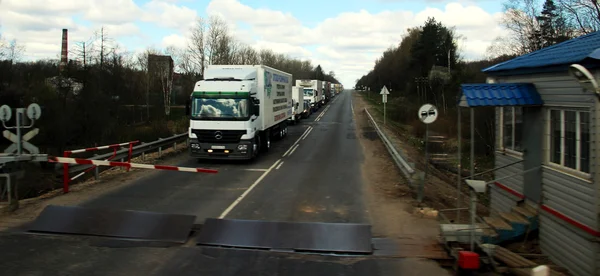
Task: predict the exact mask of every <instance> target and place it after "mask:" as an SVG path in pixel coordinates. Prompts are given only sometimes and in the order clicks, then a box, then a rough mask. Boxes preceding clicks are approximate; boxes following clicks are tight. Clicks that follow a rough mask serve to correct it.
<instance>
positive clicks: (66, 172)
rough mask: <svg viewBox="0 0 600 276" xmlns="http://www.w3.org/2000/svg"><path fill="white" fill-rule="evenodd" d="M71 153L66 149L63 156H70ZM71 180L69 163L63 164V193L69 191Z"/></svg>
mask: <svg viewBox="0 0 600 276" xmlns="http://www.w3.org/2000/svg"><path fill="white" fill-rule="evenodd" d="M70 155H71V153H70V152H68V151H65V152H64V154H63V156H64V157H69V156H70ZM69 180H71V178H70V177H69V164H63V193H64V194H66V193H68V192H69Z"/></svg>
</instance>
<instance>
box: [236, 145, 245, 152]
mask: <svg viewBox="0 0 600 276" xmlns="http://www.w3.org/2000/svg"><path fill="white" fill-rule="evenodd" d="M237 149H238V150H239V151H246V150H248V145H238V147H237Z"/></svg>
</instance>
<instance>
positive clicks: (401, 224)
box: [352, 97, 447, 275]
mask: <svg viewBox="0 0 600 276" xmlns="http://www.w3.org/2000/svg"><path fill="white" fill-rule="evenodd" d="M352 105H353V108H354V119H355V123H356V134H357V135H356V136H357V137H358V138H359V141H360V144H361V146H362V149H363V154H364V158H365V159H364V162H363V165H362V175H363V182H364V183H365V188H364V189H365V195H366V202H367V206H368V210H369V214H370V218H371V225H372V232H373V236H374V237H385V238H390V239H393V240H394V241H395V242H396V243H397V244H398V248H399V250H400V253H399V255H401V256H403V257H406V258H423V259H421V260H420V261H421V262H422V266H423V269H424V270H423V271H430V272H431V273H430V274H431V275H445V274H447V271H446V270H444V269H442V268H440V267H439V265H438V264H437V263H436V262H435V261H433V260H427V259H443V258H445V257H447V255H446V252H445V251H444V249H443V248H442V247H441V245H440V243H439V223H438V221H437V220H436V218H435V216H432V215H431V214H427V213H425V214H424V213H421V212H419V210H418V209H417V208H415V207H414V205H415V202H414V200H413V197H412V194H411V191H410V188H409V187H408V184H407V182H406V180H405V178H404V177H403V176H402V173H401V172H400V171H399V169H398V168H397V167H396V164H395V163H394V162H393V161H392V159H391V157H390V155H389V153H388V152H387V149H386V148H385V146H384V145H383V143H382V142H381V140H380V138H379V136H378V135H377V132H375V129H374V128H372V127H371V126H370V125H369V123H368V121H367V120H368V119H367V115H366V114H365V113H364V111H362V110H363V108H364V102H362V101H361V100H360V99H357V98H356V97H354V98H353V104H352Z"/></svg>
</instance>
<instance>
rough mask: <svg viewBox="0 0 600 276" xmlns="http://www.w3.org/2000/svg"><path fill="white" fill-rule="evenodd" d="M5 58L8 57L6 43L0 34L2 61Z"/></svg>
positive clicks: (0, 58)
mask: <svg viewBox="0 0 600 276" xmlns="http://www.w3.org/2000/svg"><path fill="white" fill-rule="evenodd" d="M5 56H6V41H5V40H4V38H3V37H2V34H0V60H4V57H5Z"/></svg>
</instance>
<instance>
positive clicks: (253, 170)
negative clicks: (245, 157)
mask: <svg viewBox="0 0 600 276" xmlns="http://www.w3.org/2000/svg"><path fill="white" fill-rule="evenodd" d="M267 170H268V169H244V171H250V172H266V171H267Z"/></svg>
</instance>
